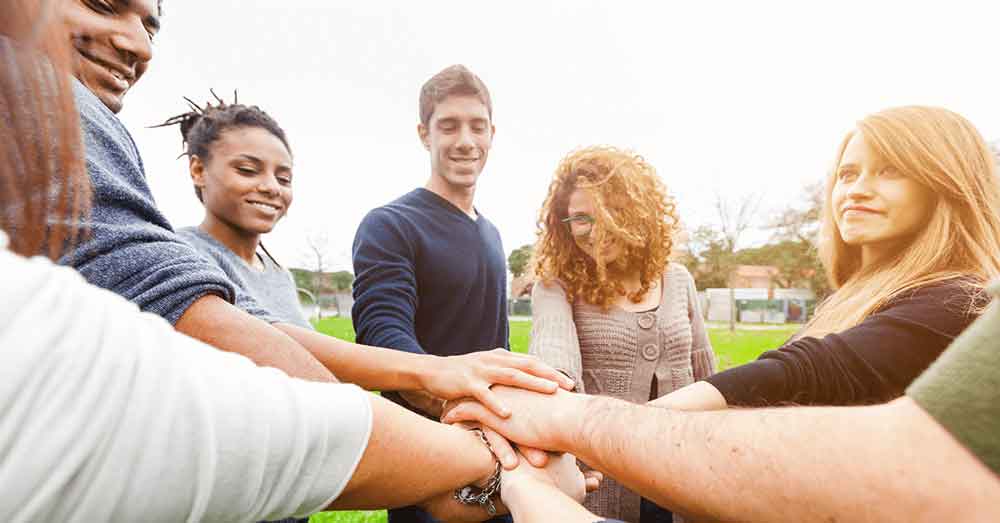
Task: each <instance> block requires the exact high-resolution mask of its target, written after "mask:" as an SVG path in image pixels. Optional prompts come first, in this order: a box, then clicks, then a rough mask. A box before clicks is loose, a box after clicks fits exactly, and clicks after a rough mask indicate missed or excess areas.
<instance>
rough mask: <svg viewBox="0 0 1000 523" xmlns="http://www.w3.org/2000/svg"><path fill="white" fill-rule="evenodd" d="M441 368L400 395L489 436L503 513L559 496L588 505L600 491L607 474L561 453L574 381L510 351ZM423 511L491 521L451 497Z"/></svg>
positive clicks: (455, 359) (457, 359)
mask: <svg viewBox="0 0 1000 523" xmlns="http://www.w3.org/2000/svg"><path fill="white" fill-rule="evenodd" d="M440 363H441V364H440V365H438V366H436V370H435V371H433V372H431V373H428V374H427V378H426V379H425V380H424V383H423V384H424V389H423V390H422V391H410V392H401V393H400V395H401V396H402V397H403V399H404V400H406V401H407V402H408V403H410V404H411V405H412V406H414V407H416V408H417V409H419V410H421V411H423V412H424V413H426V414H428V415H431V416H435V417H438V418H440V420H441V421H442V422H443V423H448V424H452V425H456V426H459V427H462V428H464V429H467V430H473V429H481V430H482V431H483V433H484V435H485V437H486V439H487V441H488V442H489V444H490V447H491V449H492V451H493V452H494V454H496V457H497V459H498V460H499V461H500V463H501V464H502V466H503V470H502V472H501V499H500V500H497V501H502V504H497V506H496V508H497V510H498V513H501V514H502V513H505V512H508V511H511V512H514V513H517V511H518V510H517V508H518V506H519V505H529V504H537V503H538V502H539V501H541V502H542V503H543V504H544V503H545V501H546V500H548V501H552V496H564V497H566V498H569V499H572V500H573V501H575V502H576V503H581V502H582V501H583V498H584V496H585V495H586V493H587V492H591V491H593V490H596V489H597V488H598V487H599V486H600V483H601V481H602V479H603V476H602V475H601V473H600V472H598V471H587V472H582V471H581V470H580V468H579V466H578V465H577V460H576V457H575V456H573V455H572V454H568V453H563V452H559V449H560V448H565V447H563V446H562V445H560V440H561V439H563V436H564V434H563V433H564V432H565V431H563V430H557V429H558V428H559V427H558V424H559V423H558V422H557V421H556V420H555V413H558V412H559V411H560V407H559V405H560V404H561V403H563V402H566V401H573V398H574V397H576V396H577V395H575V394H571V393H569V392H566V390H571V389H572V388H573V386H574V384H573V382H572V380H570V379H569V378H568V377H566V376H565V375H564V374H562V373H561V372H559V371H556V370H555V369H552V368H551V367H549V366H548V365H546V364H544V363H542V362H541V361H540V360H538V359H536V358H534V357H531V356H526V355H522V354H516V353H512V352H510V351H507V350H504V349H496V350H493V351H488V352H476V353H471V354H466V355H462V356H452V357H447V358H441V361H440ZM562 389H566V390H562ZM470 394H471V395H470ZM488 480H489V476H486V477H484V478H482V479H481V480H480V481H479V482H478V483H477V484H476V485H475V486H479V487H482V486H483V485H485V484H486V482H487V481H488ZM423 508H424V509H425V510H427V511H428V512H430V513H431V514H432V515H434V517H436V518H438V519H442V520H446V521H454V520H461V521H474V520H484V519H488V518H489V515H488V514H487V512H486V511H485V510H483V509H482V508H481V507H476V506H470V505H462V504H459V503H458V502H457V501H455V500H454V497H453V494H452V493H447V494H445V495H442V496H439V497H438V498H435V499H433V500H430V501H429V502H427V503H425V504H424V505H423Z"/></svg>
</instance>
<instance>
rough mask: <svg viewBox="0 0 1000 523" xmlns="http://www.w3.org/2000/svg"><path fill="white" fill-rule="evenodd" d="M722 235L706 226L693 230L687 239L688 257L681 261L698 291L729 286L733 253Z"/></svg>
mask: <svg viewBox="0 0 1000 523" xmlns="http://www.w3.org/2000/svg"><path fill="white" fill-rule="evenodd" d="M729 245H731V243H730V242H729V241H727V240H726V239H725V238H724V237H723V234H722V233H721V232H720V231H719V230H717V229H714V228H712V227H711V226H708V225H702V226H700V227H698V228H697V229H695V230H694V231H693V232H692V233H691V236H690V238H689V239H688V253H689V254H688V255H687V256H686V258H685V259H684V260H683V263H684V265H685V266H687V269H688V272H690V273H691V275H692V276H693V277H694V281H695V285H696V286H697V287H698V288H699V289H709V288H722V287H728V286H729V274H730V273H731V272H732V269H733V266H734V263H733V256H732V255H733V253H732V251H731V250H730V247H729Z"/></svg>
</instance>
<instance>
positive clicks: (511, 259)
mask: <svg viewBox="0 0 1000 523" xmlns="http://www.w3.org/2000/svg"><path fill="white" fill-rule="evenodd" d="M533 248H534V246H533V245H531V244H530V243H529V244H526V245H522V246H520V247H518V248H516V249H514V250H513V251H511V253H510V256H508V257H507V266H508V267H509V268H510V273H511V274H513V275H514V277H515V278H520V277H521V275H523V274H524V272H525V271H526V270H528V263H529V262H530V261H531V254H532V252H533Z"/></svg>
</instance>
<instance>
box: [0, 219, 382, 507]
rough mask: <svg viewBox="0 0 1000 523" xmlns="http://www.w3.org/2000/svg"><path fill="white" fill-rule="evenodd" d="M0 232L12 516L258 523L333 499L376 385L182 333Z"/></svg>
mask: <svg viewBox="0 0 1000 523" xmlns="http://www.w3.org/2000/svg"><path fill="white" fill-rule="evenodd" d="M6 244H7V239H6V236H4V235H3V233H0V296H2V298H0V521H87V522H93V521H257V520H262V519H278V518H281V517H287V516H292V515H295V516H304V515H307V514H310V513H313V512H315V511H317V510H321V509H322V508H323V507H325V506H327V505H328V504H329V503H330V502H331V501H333V500H334V499H335V498H336V497H337V496H338V495H339V494H340V492H341V491H342V490H343V488H344V486H345V485H346V484H347V481H348V480H349V479H350V477H351V475H352V474H353V473H354V469H355V467H356V466H357V463H358V461H359V460H360V459H361V455H362V453H363V452H364V450H365V447H366V446H367V443H368V436H369V433H370V431H371V425H372V422H371V417H372V414H371V404H370V398H369V396H368V393H366V392H364V391H363V390H361V389H359V388H358V387H356V386H353V385H339V384H323V383H310V382H306V381H302V380H297V379H291V378H288V377H287V376H286V375H285V374H284V373H282V372H281V371H278V370H276V369H271V368H261V367H257V366H255V365H254V364H253V363H252V362H251V361H250V360H248V359H246V358H244V357H242V356H239V355H235V354H231V353H225V352H222V351H219V350H216V349H214V348H212V347H209V346H207V345H204V344H202V343H200V342H198V341H196V340H194V339H192V338H188V337H186V336H184V335H182V334H179V333H177V332H175V331H174V330H173V329H172V328H171V327H170V325H169V324H168V323H167V322H166V321H164V320H163V319H161V318H160V317H158V316H155V315H152V314H144V313H141V312H139V311H138V309H137V308H136V307H135V306H134V305H133V304H131V303H129V302H127V301H125V300H124V299H122V298H120V297H119V296H117V295H115V294H112V293H110V292H108V291H105V290H102V289H99V288H96V287H93V286H90V285H88V284H87V283H86V282H84V280H83V279H82V278H81V277H80V276H79V275H77V274H76V273H75V272H73V271H72V270H70V269H67V268H64V267H56V266H54V265H53V264H52V263H50V262H49V261H48V260H45V259H41V258H35V259H25V258H23V257H20V256H17V255H15V254H13V253H11V252H10V251H8V250H7V248H6Z"/></svg>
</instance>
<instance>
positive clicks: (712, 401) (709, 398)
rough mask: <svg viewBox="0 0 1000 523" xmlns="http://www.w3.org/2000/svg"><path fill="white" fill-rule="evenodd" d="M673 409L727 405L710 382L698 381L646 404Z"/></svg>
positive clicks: (714, 407)
mask: <svg viewBox="0 0 1000 523" xmlns="http://www.w3.org/2000/svg"><path fill="white" fill-rule="evenodd" d="M646 405H647V406H650V407H658V408H662V409H674V410H719V409H724V408H726V407H727V405H726V398H725V397H724V396H723V395H722V394H721V393H720V392H719V389H716V388H715V387H713V386H712V384H710V383H708V382H706V381H698V382H695V383H692V384H690V385H688V386H686V387H681V388H679V389H677V390H675V391H673V392H671V393H670V394H666V395H664V396H660V397H659V398H657V399H655V400H653V401H650V402H649V403H647V404H646Z"/></svg>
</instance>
